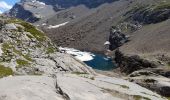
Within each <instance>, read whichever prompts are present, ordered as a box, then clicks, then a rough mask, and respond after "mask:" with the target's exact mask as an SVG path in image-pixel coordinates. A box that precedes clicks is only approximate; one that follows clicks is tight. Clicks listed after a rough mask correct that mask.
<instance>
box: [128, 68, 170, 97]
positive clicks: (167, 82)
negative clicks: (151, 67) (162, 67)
mask: <svg viewBox="0 0 170 100" xmlns="http://www.w3.org/2000/svg"><path fill="white" fill-rule="evenodd" d="M129 81H131V82H135V83H137V84H139V85H141V86H143V87H145V88H148V89H150V90H152V91H155V92H157V93H158V94H160V95H162V96H166V97H169V96H170V79H168V78H166V77H163V76H160V75H159V74H157V73H154V72H151V71H148V70H140V71H135V72H133V73H132V74H130V75H129Z"/></svg>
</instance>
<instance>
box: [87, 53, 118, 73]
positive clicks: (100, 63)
mask: <svg viewBox="0 0 170 100" xmlns="http://www.w3.org/2000/svg"><path fill="white" fill-rule="evenodd" d="M94 55H95V56H94V59H93V60H90V61H84V62H85V63H86V64H87V65H88V66H90V67H92V68H93V69H97V70H104V71H109V70H112V69H114V68H115V64H114V63H113V61H112V59H111V58H108V57H107V56H104V55H102V54H94Z"/></svg>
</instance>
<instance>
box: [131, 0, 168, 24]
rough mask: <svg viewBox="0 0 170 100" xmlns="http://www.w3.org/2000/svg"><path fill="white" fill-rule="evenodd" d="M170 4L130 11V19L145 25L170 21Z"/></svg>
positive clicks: (142, 7) (140, 7)
mask: <svg viewBox="0 0 170 100" xmlns="http://www.w3.org/2000/svg"><path fill="white" fill-rule="evenodd" d="M169 5H170V4H169V3H165V4H164V3H162V4H160V5H154V6H149V7H146V6H145V5H144V6H139V7H136V8H134V9H133V10H132V11H130V12H129V13H130V15H129V18H131V20H134V21H138V22H140V23H143V24H151V23H159V22H162V21H165V20H167V19H169V17H170V9H169Z"/></svg>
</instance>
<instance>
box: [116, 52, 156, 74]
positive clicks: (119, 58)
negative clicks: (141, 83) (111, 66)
mask: <svg viewBox="0 0 170 100" xmlns="http://www.w3.org/2000/svg"><path fill="white" fill-rule="evenodd" d="M115 62H116V63H117V66H118V67H120V70H121V71H122V72H124V73H126V74H130V73H132V72H134V71H137V70H140V69H144V68H154V67H156V65H155V64H154V63H152V62H150V61H148V60H145V59H142V58H140V57H139V56H137V55H133V56H130V55H125V54H123V53H122V52H121V51H119V49H118V50H116V51H115Z"/></svg>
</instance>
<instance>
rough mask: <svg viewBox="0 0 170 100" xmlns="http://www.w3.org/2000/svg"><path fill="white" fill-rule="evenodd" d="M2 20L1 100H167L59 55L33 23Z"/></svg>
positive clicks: (0, 31)
mask: <svg viewBox="0 0 170 100" xmlns="http://www.w3.org/2000/svg"><path fill="white" fill-rule="evenodd" d="M0 21H1V27H0V35H1V43H0V45H1V46H0V47H1V48H0V56H1V62H0V77H1V79H0V84H1V85H0V88H1V89H0V99H1V100H11V99H12V100H18V99H24V100H28V99H30V98H31V100H49V99H52V100H89V99H90V100H106V99H107V100H127V99H128V100H137V99H146V100H148V99H149V100H166V98H163V97H161V96H160V95H158V94H156V93H154V92H152V91H150V90H148V89H145V88H143V87H141V86H139V85H137V84H134V83H131V82H128V81H126V80H123V79H118V78H111V77H107V76H103V75H99V74H96V73H95V72H94V71H93V70H92V69H91V68H90V67H88V66H87V65H85V64H84V63H83V62H81V61H79V60H77V59H75V58H73V57H72V56H71V55H68V54H65V53H60V52H59V51H58V49H57V47H56V46H55V45H54V44H53V43H51V41H50V39H49V38H48V37H46V36H45V35H44V33H43V32H41V31H40V30H38V29H37V28H36V27H34V26H33V25H31V24H30V23H27V22H24V21H22V20H18V19H15V18H9V17H7V16H4V15H1V17H0ZM136 89H138V91H136Z"/></svg>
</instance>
